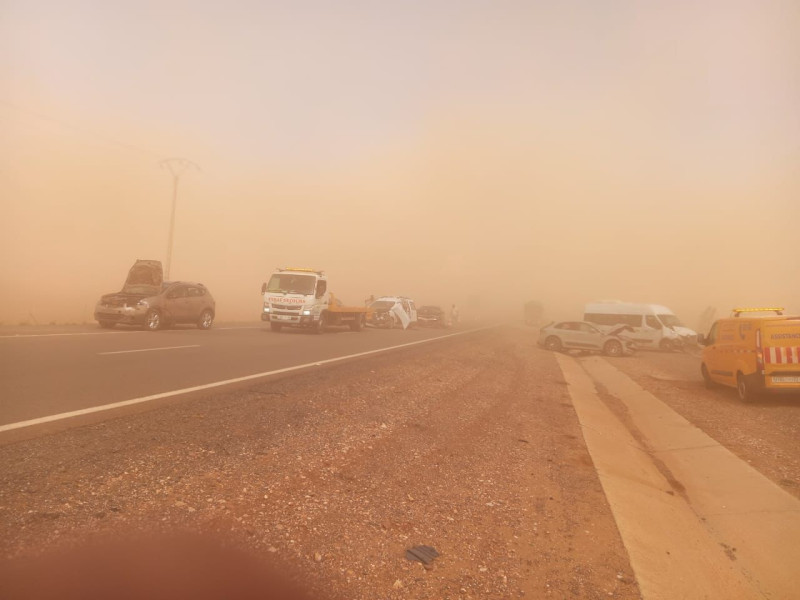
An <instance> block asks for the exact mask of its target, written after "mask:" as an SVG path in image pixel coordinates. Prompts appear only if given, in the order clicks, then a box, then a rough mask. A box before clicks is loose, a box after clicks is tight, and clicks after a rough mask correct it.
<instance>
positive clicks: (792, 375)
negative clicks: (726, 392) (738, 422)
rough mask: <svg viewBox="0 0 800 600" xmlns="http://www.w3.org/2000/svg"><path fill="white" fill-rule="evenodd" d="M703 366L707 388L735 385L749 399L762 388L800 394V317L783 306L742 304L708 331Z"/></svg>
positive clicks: (703, 338)
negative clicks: (790, 314) (761, 306)
mask: <svg viewBox="0 0 800 600" xmlns="http://www.w3.org/2000/svg"><path fill="white" fill-rule="evenodd" d="M697 341H698V344H700V345H702V346H705V348H703V364H702V366H701V367H700V370H701V372H702V375H703V380H704V381H705V383H706V387H713V386H714V385H717V384H721V385H726V386H730V387H735V388H736V389H737V391H738V392H739V398H741V399H742V400H743V401H745V402H748V401H751V400H754V399H755V398H756V397H757V396H759V395H760V394H762V393H777V392H788V393H792V392H794V393H800V316H794V317H791V316H784V314H783V309H782V308H736V309H734V310H733V314H732V316H731V317H729V318H727V319H719V320H718V321H717V322H715V323H714V324H713V325H712V326H711V330H710V331H709V333H708V335H707V336H703V335H701V336H698V340H697Z"/></svg>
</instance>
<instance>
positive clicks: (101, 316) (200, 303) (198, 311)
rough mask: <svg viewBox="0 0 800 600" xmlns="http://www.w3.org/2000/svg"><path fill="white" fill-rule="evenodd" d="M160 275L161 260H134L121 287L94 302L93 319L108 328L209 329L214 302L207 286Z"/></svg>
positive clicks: (161, 273)
mask: <svg viewBox="0 0 800 600" xmlns="http://www.w3.org/2000/svg"><path fill="white" fill-rule="evenodd" d="M163 278H164V274H163V270H162V268H161V262H160V261H157V260H137V261H136V262H135V263H134V265H133V267H131V270H130V271H129V272H128V277H127V279H126V280H125V284H124V285H123V286H122V290H121V291H119V292H115V293H113V294H105V295H104V296H102V297H101V298H100V300H99V301H98V302H97V305H96V306H95V309H94V318H95V320H96V321H97V322H98V323H100V327H104V328H107V329H110V328H112V327H114V326H116V325H117V324H118V323H120V324H124V325H140V326H144V327H145V329H149V330H151V331H156V330H158V329H162V328H164V327H169V326H171V325H174V324H178V323H192V324H195V325H197V326H198V327H199V328H200V329H209V328H210V327H211V324H212V323H213V322H214V314H215V302H214V298H213V297H212V296H211V293H210V292H209V291H208V289H207V288H206V287H205V286H204V285H203V284H202V283H192V282H187V281H164V280H163Z"/></svg>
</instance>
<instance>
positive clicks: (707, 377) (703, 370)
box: [700, 364, 716, 390]
mask: <svg viewBox="0 0 800 600" xmlns="http://www.w3.org/2000/svg"><path fill="white" fill-rule="evenodd" d="M700 375H702V376H703V384H704V385H705V386H706V389H707V390H710V389H713V388H714V387H716V386H715V384H714V380H713V379H711V374H710V373H709V372H708V368H707V367H706V365H705V364H703V365H701V366H700Z"/></svg>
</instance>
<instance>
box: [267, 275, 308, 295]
mask: <svg viewBox="0 0 800 600" xmlns="http://www.w3.org/2000/svg"><path fill="white" fill-rule="evenodd" d="M316 282H317V278H316V277H314V276H313V275H297V274H295V273H276V274H275V275H273V276H272V277H270V278H269V283H268V284H267V291H268V292H285V293H287V294H303V295H304V296H307V295H309V294H313V293H314V287H315V285H316Z"/></svg>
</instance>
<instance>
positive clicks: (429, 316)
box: [417, 306, 450, 327]
mask: <svg viewBox="0 0 800 600" xmlns="http://www.w3.org/2000/svg"><path fill="white" fill-rule="evenodd" d="M417 323H419V326H420V327H448V326H449V325H450V323H448V321H447V315H446V314H445V312H444V311H443V310H442V307H441V306H420V308H419V310H417Z"/></svg>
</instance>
